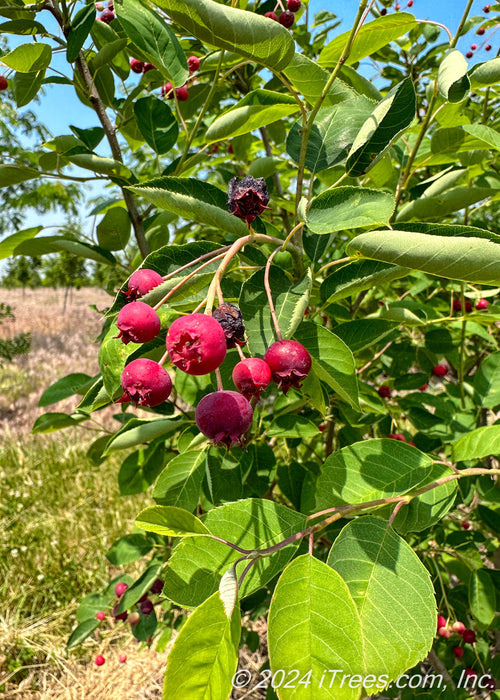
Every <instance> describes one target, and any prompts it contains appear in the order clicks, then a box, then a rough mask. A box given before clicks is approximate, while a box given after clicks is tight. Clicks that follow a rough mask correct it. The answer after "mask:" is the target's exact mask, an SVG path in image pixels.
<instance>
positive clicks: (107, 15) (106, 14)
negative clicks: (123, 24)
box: [95, 0, 116, 24]
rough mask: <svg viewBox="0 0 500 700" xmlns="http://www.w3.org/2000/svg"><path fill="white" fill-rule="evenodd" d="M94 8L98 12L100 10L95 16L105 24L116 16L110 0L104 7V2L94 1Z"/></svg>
mask: <svg viewBox="0 0 500 700" xmlns="http://www.w3.org/2000/svg"><path fill="white" fill-rule="evenodd" d="M95 9H96V10H98V11H99V12H101V14H100V15H99V17H98V18H97V19H98V20H99V21H100V22H104V23H105V24H109V23H110V22H112V21H113V20H114V19H115V18H116V15H115V12H114V10H115V6H114V4H113V2H112V0H110V2H108V6H107V7H106V8H105V7H104V4H103V3H102V2H96V4H95Z"/></svg>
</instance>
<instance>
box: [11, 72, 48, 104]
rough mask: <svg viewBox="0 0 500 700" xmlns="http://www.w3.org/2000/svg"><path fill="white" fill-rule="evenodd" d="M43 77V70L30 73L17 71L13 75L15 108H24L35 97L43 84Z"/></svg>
mask: <svg viewBox="0 0 500 700" xmlns="http://www.w3.org/2000/svg"><path fill="white" fill-rule="evenodd" d="M44 77H45V68H44V69H43V70H38V71H33V72H30V73H20V72H19V71H18V72H17V73H15V75H14V97H15V99H16V105H17V107H24V106H25V105H27V104H29V103H30V102H31V100H32V99H33V98H34V97H36V95H37V94H38V91H39V90H40V88H41V86H42V84H43V80H44Z"/></svg>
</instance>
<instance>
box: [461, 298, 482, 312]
mask: <svg viewBox="0 0 500 700" xmlns="http://www.w3.org/2000/svg"><path fill="white" fill-rule="evenodd" d="M475 308H476V310H477V311H486V309H487V308H488V301H487V299H478V301H477V302H476V307H475ZM453 311H462V302H461V300H460V299H455V300H454V302H453ZM471 311H472V302H470V301H469V300H467V299H466V301H465V313H466V314H470V312H471Z"/></svg>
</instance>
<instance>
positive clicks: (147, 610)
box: [141, 600, 155, 615]
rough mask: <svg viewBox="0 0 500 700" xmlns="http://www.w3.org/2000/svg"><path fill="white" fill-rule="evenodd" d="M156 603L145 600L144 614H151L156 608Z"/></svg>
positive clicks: (142, 606)
mask: <svg viewBox="0 0 500 700" xmlns="http://www.w3.org/2000/svg"><path fill="white" fill-rule="evenodd" d="M154 607H155V606H154V605H153V603H152V602H151V601H150V600H143V601H142V603H141V613H142V614H143V615H151V613H152V612H153V610H154Z"/></svg>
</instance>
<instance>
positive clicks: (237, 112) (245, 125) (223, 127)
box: [205, 89, 299, 143]
mask: <svg viewBox="0 0 500 700" xmlns="http://www.w3.org/2000/svg"><path fill="white" fill-rule="evenodd" d="M298 111H299V107H298V105H297V102H296V101H295V99H294V98H293V97H291V96H290V95H287V94H285V93H281V92H272V91H271V90H260V89H259V90H253V91H252V92H249V93H248V94H247V95H245V96H244V97H243V98H242V99H241V100H240V101H239V102H238V103H237V104H236V105H234V106H233V107H231V108H230V109H229V110H227V111H226V112H224V113H223V114H221V115H220V117H217V118H216V119H215V120H214V121H213V122H212V123H211V124H210V126H209V127H208V130H207V132H206V134H205V139H206V141H207V142H208V143H213V142H215V141H223V140H224V139H227V138H234V137H236V136H241V135H242V134H248V133H250V132H251V131H255V130H256V129H260V127H262V126H267V125H268V124H272V123H273V122H275V121H278V120H279V119H283V118H284V117H289V116H291V115H292V114H295V112H298Z"/></svg>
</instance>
